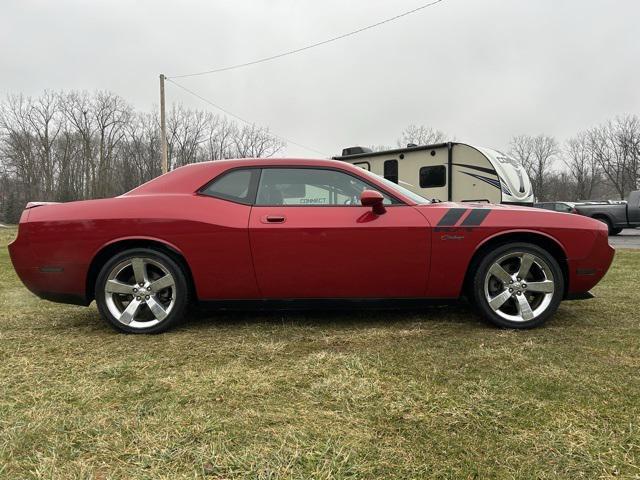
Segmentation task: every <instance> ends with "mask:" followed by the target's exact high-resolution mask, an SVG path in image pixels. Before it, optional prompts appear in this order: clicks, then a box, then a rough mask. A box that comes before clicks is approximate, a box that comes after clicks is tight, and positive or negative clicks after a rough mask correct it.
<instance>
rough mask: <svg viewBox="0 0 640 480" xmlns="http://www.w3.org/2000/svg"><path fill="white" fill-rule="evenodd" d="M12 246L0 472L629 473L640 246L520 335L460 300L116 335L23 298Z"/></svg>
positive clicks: (4, 272) (637, 432) (90, 315)
mask: <svg viewBox="0 0 640 480" xmlns="http://www.w3.org/2000/svg"><path fill="white" fill-rule="evenodd" d="M14 234H15V230H12V229H10V230H6V229H0V385H1V387H0V388H1V390H0V477H1V478H7V479H16V478H64V479H70V478H95V479H106V478H122V479H124V478H127V479H131V478H166V479H177V478H201V477H203V478H212V479H232V478H259V479H275V478H313V479H324V478H370V479H377V478H416V479H417V478H430V477H435V478H456V479H457V478H572V479H575V478H585V479H593V478H608V477H618V478H640V314H639V306H640V305H639V303H640V252H631V251H621V252H618V254H617V255H616V260H615V263H614V265H613V267H612V269H611V271H610V272H609V274H608V275H607V277H606V278H605V280H604V281H603V282H602V284H601V285H600V286H598V287H597V288H596V289H595V294H596V295H597V298H596V299H594V300H590V301H586V302H565V303H563V304H562V306H561V307H560V310H559V311H558V313H557V314H556V316H555V317H554V318H553V319H552V321H551V322H549V323H548V325H547V326H546V327H544V328H541V329H537V330H533V331H524V332H513V331H502V330H497V329H494V328H491V327H487V326H485V325H483V324H482V323H480V322H479V320H478V318H477V317H476V316H475V315H474V314H472V313H471V312H470V311H469V310H468V309H467V308H466V307H465V306H463V305H458V306H454V307H433V308H431V309H426V310H421V311H412V312H373V313H370V312H347V313H345V312H342V313H322V312H313V313H294V314H224V315H218V316H212V317H211V318H195V319H190V320H189V321H187V322H185V323H184V324H183V325H182V326H180V327H179V328H177V329H176V330H173V331H171V332H170V333H168V334H164V335H157V336H131V335H129V336H128V335H121V334H117V333H115V332H114V331H112V330H111V329H110V328H109V327H107V325H106V324H104V323H103V322H102V321H101V320H100V319H99V317H98V314H97V311H96V309H95V307H93V306H92V307H90V308H80V307H73V306H65V305H56V304H53V303H48V302H45V301H41V300H38V299H37V298H36V297H34V296H33V295H32V294H30V293H29V292H28V291H27V290H26V289H25V288H24V287H23V286H22V284H21V283H20V282H19V280H18V279H17V277H16V276H15V273H14V271H13V269H12V268H11V264H10V260H9V257H8V252H7V250H6V248H5V246H6V244H7V243H8V242H9V240H10V239H11V238H12V237H13V235H14Z"/></svg>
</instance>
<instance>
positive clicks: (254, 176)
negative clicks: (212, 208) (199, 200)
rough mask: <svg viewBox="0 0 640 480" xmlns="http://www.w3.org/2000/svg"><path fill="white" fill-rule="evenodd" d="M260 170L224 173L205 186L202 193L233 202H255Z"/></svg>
mask: <svg viewBox="0 0 640 480" xmlns="http://www.w3.org/2000/svg"><path fill="white" fill-rule="evenodd" d="M258 173H259V171H258V170H257V169H255V168H252V169H242V170H232V171H230V172H227V173H223V174H222V175H221V176H220V177H218V178H216V179H214V180H213V181H212V182H211V183H210V184H209V185H207V186H206V187H205V188H203V189H202V190H201V191H200V193H202V194H203V195H209V196H211V197H216V198H222V199H224V200H230V201H232V202H239V203H246V204H251V203H253V197H254V195H255V185H256V183H257V180H258Z"/></svg>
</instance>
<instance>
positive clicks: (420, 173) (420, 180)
mask: <svg viewBox="0 0 640 480" xmlns="http://www.w3.org/2000/svg"><path fill="white" fill-rule="evenodd" d="M425 168H442V169H444V183H443V184H442V185H433V186H431V187H423V186H422V170H424V169H425ZM447 183H448V182H447V166H446V165H423V166H422V167H420V169H419V170H418V185H420V188H444V187H446V186H447Z"/></svg>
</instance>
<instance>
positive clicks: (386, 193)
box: [253, 165, 407, 208]
mask: <svg viewBox="0 0 640 480" xmlns="http://www.w3.org/2000/svg"><path fill="white" fill-rule="evenodd" d="M260 168H261V171H260V178H259V180H258V183H257V186H259V185H260V181H261V180H262V172H263V171H264V170H266V169H273V168H279V169H285V168H286V169H302V168H306V169H309V170H330V171H333V172H339V173H344V174H345V175H349V176H350V177H353V178H355V179H356V180H359V181H361V182H362V183H364V184H366V185H368V186H370V187H371V188H372V189H374V190H377V191H380V192H382V193H384V194H385V195H386V196H387V197H389V198H390V199H391V200H392V201H395V202H398V203H392V204H391V205H385V208H389V207H398V206H406V205H407V203H405V202H404V201H403V200H401V199H399V198H398V197H396V196H395V195H392V194H391V193H389V191H388V190H386V189H385V188H382V187H378V186H377V185H373V184H372V183H371V182H369V181H367V180H365V179H364V178H362V177H359V176H358V175H355V174H354V173H352V172H349V171H347V170H342V169H340V168H335V167H323V166H315V165H264V166H262V167H260ZM257 193H258V192H257V188H256V197H257ZM253 205H254V206H256V207H287V208H289V207H296V208H297V207H307V208H309V207H314V208H318V207H320V208H330V207H334V208H335V207H360V208H361V207H362V205H321V204H307V205H305V204H292V205H257V204H256V203H255V199H254V203H253Z"/></svg>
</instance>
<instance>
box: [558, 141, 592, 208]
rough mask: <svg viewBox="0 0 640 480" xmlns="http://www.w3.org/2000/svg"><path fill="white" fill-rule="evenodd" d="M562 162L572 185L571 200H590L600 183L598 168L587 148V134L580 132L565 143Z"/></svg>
mask: <svg viewBox="0 0 640 480" xmlns="http://www.w3.org/2000/svg"><path fill="white" fill-rule="evenodd" d="M563 162H564V164H565V165H566V166H567V169H568V174H569V176H570V177H571V179H573V183H574V192H573V195H572V197H573V198H572V200H588V199H591V198H592V196H593V193H594V190H595V187H596V186H597V185H598V184H599V183H600V166H599V165H598V161H597V160H596V156H595V155H594V154H593V152H592V150H591V148H590V146H589V135H588V134H586V133H585V132H580V133H578V134H577V135H576V136H575V137H573V138H570V139H569V140H568V141H567V144H566V147H565V151H564V156H563Z"/></svg>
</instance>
